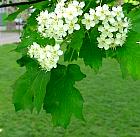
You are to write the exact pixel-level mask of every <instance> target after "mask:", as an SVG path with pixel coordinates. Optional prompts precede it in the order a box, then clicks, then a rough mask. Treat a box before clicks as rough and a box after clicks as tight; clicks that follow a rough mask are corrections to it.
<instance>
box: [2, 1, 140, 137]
mask: <svg viewBox="0 0 140 137" xmlns="http://www.w3.org/2000/svg"><path fill="white" fill-rule="evenodd" d="M18 1H19V0H18ZM15 2H17V1H15ZM2 3H10V1H9V0H3V1H2ZM14 10H15V8H0V137H140V81H139V80H138V81H134V80H132V79H131V78H128V79H125V80H124V79H122V76H121V71H120V68H119V64H118V63H117V62H116V61H115V60H112V59H107V60H104V61H103V67H102V69H101V70H100V71H99V73H98V74H95V72H94V71H93V70H92V69H90V68H89V67H85V66H84V64H83V62H82V61H81V60H79V61H78V63H79V64H80V65H81V69H82V71H83V72H84V73H85V74H87V78H86V79H84V80H83V81H81V82H79V83H77V84H76V86H77V87H78V88H79V89H80V91H81V94H82V95H83V98H84V100H85V103H84V110H83V113H84V116H85V120H86V122H83V121H80V120H77V119H75V118H74V117H73V118H72V122H71V123H70V126H69V127H68V129H66V130H64V129H62V128H59V127H58V128H54V127H53V126H52V123H51V116H50V115H47V114H46V113H45V112H44V111H42V112H41V113H40V114H39V115H38V114H37V113H36V112H33V114H31V113H30V112H29V111H19V112H15V110H14V106H13V104H12V92H13V91H12V85H13V83H14V82H15V80H16V79H18V78H19V76H20V75H22V74H23V73H24V72H25V68H20V67H19V66H18V65H17V63H16V60H17V59H18V58H19V57H20V54H19V53H16V52H14V51H13V50H14V49H15V48H16V46H17V45H18V42H20V34H21V31H22V28H23V24H24V23H25V20H26V18H27V17H28V16H29V13H30V11H26V12H24V13H23V14H22V15H20V16H18V18H16V19H15V20H14V22H9V21H6V20H5V18H6V17H7V16H8V14H9V13H12V12H13V11H14Z"/></svg>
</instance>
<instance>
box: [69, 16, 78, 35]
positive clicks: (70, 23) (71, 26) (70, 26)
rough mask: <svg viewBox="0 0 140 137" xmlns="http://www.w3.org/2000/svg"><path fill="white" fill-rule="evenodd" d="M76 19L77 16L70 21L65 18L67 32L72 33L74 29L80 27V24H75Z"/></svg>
mask: <svg viewBox="0 0 140 137" xmlns="http://www.w3.org/2000/svg"><path fill="white" fill-rule="evenodd" d="M77 21H78V18H74V19H73V20H72V21H69V20H67V25H68V33H69V34H71V33H73V31H74V30H79V29H80V25H79V24H77Z"/></svg>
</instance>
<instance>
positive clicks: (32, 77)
mask: <svg viewBox="0 0 140 137" xmlns="http://www.w3.org/2000/svg"><path fill="white" fill-rule="evenodd" d="M26 68H27V71H26V73H25V74H23V75H22V76H21V77H20V78H19V79H18V80H17V81H16V82H15V84H14V86H13V89H14V93H13V103H14V105H15V110H16V111H18V110H20V109H27V108H29V109H31V110H32V109H33V108H36V110H37V111H38V112H40V110H41V108H42V105H43V101H44V97H45V93H46V85H47V83H48V82H49V79H50V72H45V71H43V70H41V69H39V68H38V65H37V64H36V63H35V62H34V61H32V62H30V63H28V64H26Z"/></svg>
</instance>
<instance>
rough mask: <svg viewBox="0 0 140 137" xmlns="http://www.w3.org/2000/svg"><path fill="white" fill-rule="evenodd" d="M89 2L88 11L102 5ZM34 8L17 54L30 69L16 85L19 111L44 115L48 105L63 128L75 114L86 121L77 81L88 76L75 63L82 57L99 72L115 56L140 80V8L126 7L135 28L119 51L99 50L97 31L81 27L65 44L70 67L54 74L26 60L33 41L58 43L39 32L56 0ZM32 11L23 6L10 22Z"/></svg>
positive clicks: (60, 67) (128, 73) (125, 70)
mask: <svg viewBox="0 0 140 137" xmlns="http://www.w3.org/2000/svg"><path fill="white" fill-rule="evenodd" d="M85 2H86V5H87V6H86V9H85V11H86V10H88V9H89V8H91V7H96V6H97V5H98V4H96V2H95V1H93V2H91V1H85ZM104 3H111V4H112V6H113V5H114V4H116V3H115V2H114V0H113V1H112V0H111V1H110V0H109V1H102V3H101V4H104ZM128 5H129V4H128ZM32 6H33V7H34V8H35V9H36V10H35V11H34V12H33V13H31V16H30V17H29V18H28V20H27V21H26V24H25V26H24V30H23V33H22V36H21V43H20V44H19V45H18V47H17V48H16V51H18V52H21V53H22V56H23V57H22V58H21V59H20V60H18V63H19V64H22V66H26V70H27V71H26V72H25V74H23V76H21V77H20V78H19V79H18V80H17V81H16V83H15V85H14V94H13V102H14V105H15V108H16V110H20V109H26V108H30V110H31V111H33V109H34V108H36V109H37V111H38V112H40V110H41V108H42V107H43V106H44V107H43V109H45V110H46V112H47V113H51V115H52V119H53V122H54V125H56V126H57V125H58V126H59V125H60V126H63V127H67V125H68V124H69V122H70V118H71V116H72V114H74V115H75V116H76V117H78V118H82V119H84V118H83V114H82V108H83V99H82V96H81V95H80V92H79V90H78V89H76V88H75V87H74V84H75V82H76V81H80V80H82V79H83V78H84V77H85V75H84V74H83V73H82V72H81V70H80V67H79V66H78V65H77V64H76V63H77V62H75V64H72V63H71V62H72V61H73V60H78V58H82V59H83V61H84V63H85V65H88V66H90V67H91V68H93V69H94V70H95V71H96V72H98V71H99V69H100V67H101V66H102V60H103V58H107V57H111V58H114V59H116V60H117V61H118V63H119V64H120V68H121V71H122V75H123V77H125V78H126V77H127V76H132V78H133V79H138V78H140V46H139V43H138V42H139V40H140V39H139V37H140V32H139V29H138V28H139V20H140V15H139V11H140V8H139V6H135V7H132V8H134V9H133V10H132V8H131V10H130V12H128V11H129V10H128V8H130V7H129V6H127V4H125V9H124V10H125V13H126V15H125V16H127V17H129V18H130V21H131V23H132V26H131V29H130V32H129V33H128V37H127V40H126V43H125V44H124V45H123V47H121V48H119V47H118V48H116V50H113V49H110V50H106V51H105V50H101V49H99V48H98V47H97V40H96V39H97V36H98V35H99V33H98V31H97V28H96V27H95V28H93V29H90V30H88V31H87V30H85V29H84V28H83V27H81V28H80V30H79V31H75V32H74V34H72V35H68V37H65V38H64V41H63V42H62V44H61V46H63V47H64V49H65V53H64V60H65V61H68V64H69V65H66V66H65V65H58V67H57V68H56V69H52V70H51V72H45V71H43V70H40V69H39V65H38V64H37V63H36V61H35V60H31V59H23V58H26V57H25V56H26V55H27V50H28V46H30V45H31V44H32V43H33V42H37V43H38V44H40V45H42V46H45V45H46V44H51V45H53V44H54V43H55V41H54V39H49V38H42V36H40V34H39V33H38V32H37V21H36V17H37V16H38V14H39V13H40V12H41V11H43V10H45V9H47V10H48V11H53V10H54V7H55V1H45V2H41V3H38V4H33V5H32ZM28 8H29V5H27V6H25V7H19V9H18V11H16V13H13V14H12V15H9V17H8V19H9V20H12V19H14V18H15V17H16V16H17V15H18V14H19V13H20V12H22V11H23V10H25V9H28ZM27 58H28V57H27ZM63 64H64V63H63ZM108 71H109V70H108Z"/></svg>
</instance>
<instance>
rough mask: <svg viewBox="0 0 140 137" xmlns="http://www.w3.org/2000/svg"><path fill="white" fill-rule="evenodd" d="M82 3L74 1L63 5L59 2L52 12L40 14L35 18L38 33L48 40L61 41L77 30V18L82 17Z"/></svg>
mask: <svg viewBox="0 0 140 137" xmlns="http://www.w3.org/2000/svg"><path fill="white" fill-rule="evenodd" d="M84 6H85V3H84V2H78V1H76V0H74V1H72V2H69V3H65V1H64V0H61V1H60V2H59V3H58V4H57V5H56V7H55V10H54V12H51V13H49V12H48V11H47V10H45V11H43V12H41V13H40V15H39V16H38V17H37V21H38V25H39V26H38V31H39V32H40V33H41V34H42V35H43V36H44V37H49V38H55V39H56V40H57V39H62V38H63V37H65V36H67V34H71V33H73V31H74V30H79V29H80V25H79V24H78V16H80V15H82V13H83V10H82V9H83V7H84Z"/></svg>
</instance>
